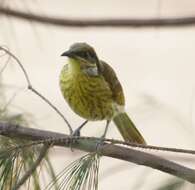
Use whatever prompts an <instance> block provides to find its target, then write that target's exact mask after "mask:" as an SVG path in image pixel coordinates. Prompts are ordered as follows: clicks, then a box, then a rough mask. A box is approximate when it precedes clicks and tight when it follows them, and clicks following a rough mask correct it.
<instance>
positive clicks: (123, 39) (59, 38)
mask: <svg viewBox="0 0 195 190" xmlns="http://www.w3.org/2000/svg"><path fill="white" fill-rule="evenodd" d="M4 3H5V4H10V5H9V6H10V7H14V8H15V7H18V8H20V9H22V10H23V9H24V10H31V11H34V12H37V13H41V14H44V15H55V16H59V17H66V16H68V17H75V18H84V17H86V18H96V17H98V18H104V17H107V18H111V17H115V18H119V17H120V18H123V17H124V18H127V17H140V18H143V17H144V18H146V17H168V16H172V17H175V16H178V17H179V16H188V15H193V14H194V15H195V1H194V0H161V1H160V0H159V1H157V0H148V1H143V0H134V1H133V0H123V1H118V0H115V1H113V0H107V1H102V0H99V1H97V0H93V1H91V0H82V1H81V0H80V1H78V0H71V1H70V0H66V1H65V0H57V1H53V0H44V1H43V0H42V1H40V0H37V1H30V0H29V1H18V0H17V1H16V0H15V1H13V0H12V3H9V1H8V2H6V1H4ZM0 23H1V26H0V45H6V46H7V47H9V49H10V50H11V51H12V52H14V53H15V54H16V55H17V56H18V58H19V59H20V60H21V62H22V63H23V65H24V67H25V68H26V69H27V72H28V74H29V77H30V79H31V82H32V84H33V86H34V87H35V88H36V89H37V90H38V91H39V92H41V93H42V94H43V95H45V96H46V97H47V98H48V99H49V100H51V101H52V102H53V103H54V104H55V105H56V106H57V107H58V108H59V109H60V110H61V111H62V112H63V113H64V115H65V116H66V117H67V118H68V120H69V121H70V123H71V125H72V126H74V127H75V128H76V127H77V126H79V124H80V123H81V122H82V121H83V119H81V118H79V117H78V116H77V115H75V114H74V113H73V112H72V111H71V110H70V108H69V107H68V106H67V104H66V103H65V101H64V100H63V98H62V96H61V94H60V91H59V86H58V76H59V72H60V69H61V68H62V66H63V64H64V63H65V62H66V59H65V58H63V57H60V54H61V53H62V52H63V51H65V50H67V48H69V46H70V45H71V44H72V43H74V42H87V43H89V44H91V45H92V46H93V47H94V48H95V49H96V51H97V54H98V56H99V57H100V58H101V59H103V60H105V61H106V62H108V63H109V64H110V65H111V66H112V67H113V68H114V69H115V71H116V73H117V75H118V78H119V80H120V81H121V83H122V85H123V89H124V92H125V97H126V110H127V112H128V114H129V115H130V116H131V118H132V119H133V121H134V123H135V124H136V125H137V127H138V129H139V130H140V131H141V133H142V134H143V136H144V137H145V139H146V141H147V142H148V144H151V145H160V146H168V147H176V148H188V149H194V148H195V140H194V139H195V138H194V137H195V126H194V125H195V119H194V117H195V75H194V73H195V63H194V62H195V53H194V49H195V35H194V32H195V27H183V28H150V29H149V28H146V29H144V28H142V29H139V28H138V29H132V28H124V29H122V28H120V29H114V28H95V27H94V28H57V27H52V26H44V25H40V24H32V23H27V22H23V21H18V20H14V19H11V18H10V19H8V18H7V17H0ZM3 79H4V80H3V82H4V84H5V85H7V91H8V92H7V95H8V99H9V97H11V96H12V95H13V93H14V92H17V93H16V97H15V99H14V102H13V103H12V107H13V113H18V112H19V113H22V112H23V111H25V112H27V113H28V114H29V115H31V116H30V118H31V120H33V121H35V125H34V127H37V128H41V129H47V130H53V131H58V132H68V130H67V128H66V126H65V125H64V123H63V121H62V120H61V118H60V117H59V116H58V115H57V114H56V113H55V112H54V111H53V110H52V109H51V108H50V107H49V106H48V105H46V104H45V103H44V102H42V100H40V99H39V98H38V97H37V96H36V95H34V94H33V93H31V92H29V91H27V90H25V85H26V82H25V80H24V77H23V75H22V73H21V71H20V69H19V68H18V66H17V65H16V64H15V63H14V62H13V61H12V62H11V64H9V66H8V67H7V69H6V70H5V71H4V74H3ZM32 115H33V118H34V119H33V118H32ZM103 129H104V122H96V123H94V122H93V123H92V122H91V123H90V124H87V126H86V127H85V128H84V130H83V131H82V134H85V135H91V136H100V135H101V134H102V133H103ZM108 137H111V138H121V137H120V135H119V133H118V131H117V130H116V128H115V126H114V124H111V126H110V129H109V133H108ZM150 152H152V151H150ZM154 153H155V154H159V153H158V152H156V151H155V152H154ZM52 156H53V162H54V163H55V164H56V170H57V171H60V170H61V169H62V165H64V166H66V165H67V164H68V163H70V161H72V160H75V159H76V158H78V157H80V156H81V154H80V153H79V152H77V151H75V152H73V153H72V152H71V151H70V150H69V149H67V150H66V149H65V150H64V149H60V148H57V149H56V150H54V151H52ZM163 156H165V157H168V156H171V155H168V154H165V153H164V154H163ZM173 156H176V155H175V154H173V155H172V157H173ZM184 158H186V157H184ZM177 160H178V161H179V162H182V163H185V164H186V165H187V166H193V167H194V168H195V165H194V163H193V161H194V160H195V158H194V157H192V158H191V159H189V160H188V162H187V161H185V162H184V161H183V160H184V159H183V157H180V158H178V159H177ZM167 179H173V178H172V177H171V176H170V175H167V174H163V173H162V172H159V171H155V170H152V169H149V168H146V167H142V166H137V165H134V164H130V163H126V162H122V161H118V160H114V159H110V158H103V159H102V160H101V169H100V183H99V189H100V190H106V189H112V190H118V189H122V190H129V189H133V190H155V189H157V187H158V186H159V185H160V182H166V180H167ZM192 188H193V187H192V186H191V185H190V184H188V183H186V187H185V189H187V190H188V189H189V190H190V189H192ZM185 189H184V190H185Z"/></svg>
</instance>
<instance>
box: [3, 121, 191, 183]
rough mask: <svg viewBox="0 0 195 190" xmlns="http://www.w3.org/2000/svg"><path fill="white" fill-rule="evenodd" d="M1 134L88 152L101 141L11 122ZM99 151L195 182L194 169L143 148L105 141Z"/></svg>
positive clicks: (92, 150) (93, 150) (6, 124)
mask: <svg viewBox="0 0 195 190" xmlns="http://www.w3.org/2000/svg"><path fill="white" fill-rule="evenodd" d="M0 134H1V135H4V136H7V137H11V138H22V139H25V140H31V141H35V144H36V143H37V142H36V141H37V140H38V141H39V140H43V141H45V142H46V143H47V142H48V144H52V145H55V146H62V147H69V146H70V143H72V144H71V145H72V147H73V148H76V149H80V150H83V151H86V152H95V151H96V150H97V143H98V142H99V139H98V138H91V137H82V138H81V137H72V136H68V135H65V134H62V133H55V132H50V131H43V130H39V129H33V128H25V127H20V126H18V125H13V124H9V123H0ZM72 138H75V139H76V138H78V139H77V140H76V141H72ZM79 138H80V139H79ZM55 139H57V140H58V141H57V142H55ZM49 140H50V143H49ZM52 140H53V141H52ZM112 141H113V140H112ZM54 142H55V143H54ZM22 146H23V145H21V147H20V148H22ZM24 146H25V145H24ZM7 151H9V150H7ZM98 151H99V152H100V153H101V155H103V156H108V157H112V158H117V159H120V160H124V161H129V162H133V163H135V164H139V165H144V166H148V167H151V168H153V169H157V170H160V171H163V172H166V173H169V174H172V175H174V176H177V177H180V178H182V179H185V180H187V181H189V182H191V183H195V170H194V169H190V168H188V167H185V166H182V165H180V164H177V163H175V162H173V161H169V160H167V159H164V158H161V157H159V156H155V155H153V154H149V153H146V152H144V151H141V150H135V149H133V148H130V147H125V146H118V145H114V144H113V143H104V144H103V146H101V147H99V150H98Z"/></svg>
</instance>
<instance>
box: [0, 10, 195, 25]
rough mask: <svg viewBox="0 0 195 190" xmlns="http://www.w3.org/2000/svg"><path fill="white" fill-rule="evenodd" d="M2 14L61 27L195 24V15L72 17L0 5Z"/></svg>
mask: <svg viewBox="0 0 195 190" xmlns="http://www.w3.org/2000/svg"><path fill="white" fill-rule="evenodd" d="M0 14H2V15H9V16H12V17H14V18H17V19H21V20H27V21H33V22H38V23H41V24H49V25H54V26H61V27H116V28H119V27H156V26H158V27H183V26H193V25H195V16H188V17H181V18H148V19H146V18H134V19H131V18H129V19H128V18H127V19H71V18H55V17H50V16H42V15H38V14H32V13H27V12H24V11H19V10H13V9H7V8H5V7H0Z"/></svg>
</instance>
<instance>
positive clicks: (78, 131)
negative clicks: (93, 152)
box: [72, 128, 81, 137]
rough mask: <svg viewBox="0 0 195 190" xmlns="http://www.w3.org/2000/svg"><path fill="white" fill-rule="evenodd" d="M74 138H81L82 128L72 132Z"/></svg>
mask: <svg viewBox="0 0 195 190" xmlns="http://www.w3.org/2000/svg"><path fill="white" fill-rule="evenodd" d="M72 136H74V137H80V136H81V131H80V128H77V129H76V130H74V131H73V132H72Z"/></svg>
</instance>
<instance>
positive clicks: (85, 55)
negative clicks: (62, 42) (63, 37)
mask: <svg viewBox="0 0 195 190" xmlns="http://www.w3.org/2000/svg"><path fill="white" fill-rule="evenodd" d="M61 56H67V57H69V58H70V59H73V60H75V61H76V62H77V63H78V64H80V65H82V67H85V66H86V67H90V66H92V67H94V66H97V67H98V64H99V60H98V57H97V55H96V52H95V50H94V49H93V47H91V46H90V45H88V44H87V43H74V44H73V45H71V46H70V48H69V50H68V51H65V52H64V53H63V54H62V55H61Z"/></svg>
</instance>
